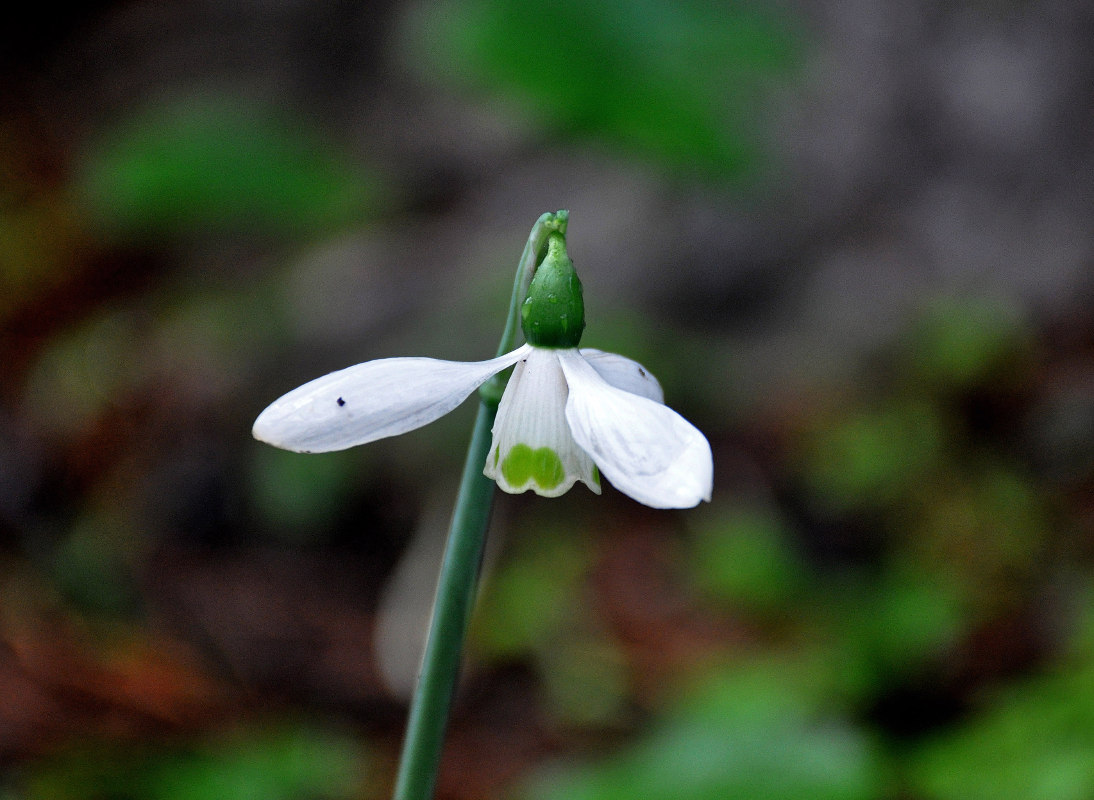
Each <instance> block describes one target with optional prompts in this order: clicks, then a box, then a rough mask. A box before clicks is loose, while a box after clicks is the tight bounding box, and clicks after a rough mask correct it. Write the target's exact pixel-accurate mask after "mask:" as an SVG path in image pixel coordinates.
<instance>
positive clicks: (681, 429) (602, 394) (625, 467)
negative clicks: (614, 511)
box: [558, 350, 714, 508]
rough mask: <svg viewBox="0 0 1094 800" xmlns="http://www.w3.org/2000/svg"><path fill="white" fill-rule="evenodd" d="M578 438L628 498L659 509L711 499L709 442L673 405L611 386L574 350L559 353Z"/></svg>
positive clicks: (568, 416)
mask: <svg viewBox="0 0 1094 800" xmlns="http://www.w3.org/2000/svg"><path fill="white" fill-rule="evenodd" d="M558 359H559V363H560V364H561V365H562V370H563V372H564V373H565V374H566V382H567V383H568V384H569V390H570V394H569V399H568V400H567V402H566V419H567V420H568V421H569V423H570V428H571V430H572V431H573V435H574V439H575V440H576V441H577V443H578V444H579V445H581V447H583V448H584V449H585V450H586V451H587V452H588V453H589V455H591V456H592V457H593V460H594V461H595V462H596V465H597V466H598V467H600V471H601V472H603V473H604V476H605V477H606V478H607V479H608V480H610V481H611V482H612V484H613V485H614V486H615V487H616V488H617V489H619V490H620V491H621V492H623V493H624V494H627V495H630V496H631V497H633V498H634V499H635V500H637V501H638V502H640V503H645V504H646V505H648V506H652V507H653V508H690V507H691V506H694V505H696V504H698V503H699V501H700V500H710V493H711V489H712V486H713V481H714V461H713V457H712V456H711V452H710V444H709V443H708V442H707V440H706V437H705V436H703V434H702V433H700V432H699V430H698V429H697V428H696V427H695V426H693V425H692V424H691V423H690V422H688V421H687V420H685V419H684V418H683V417H681V416H680V415H679V414H677V413H676V412H675V411H673V410H672V409H670V408H668V407H667V406H663V405H660V404H658V403H656V402H654V401H653V400H650V399H648V398H645V397H640V396H638V395H636V394H632V393H630V392H625V391H622V390H620V389H616V388H615V387H613V386H611V385H609V384H608V383H607V382H606V381H605V380H604V379H603V378H601V377H600V375H598V374H597V372H596V370H595V369H593V367H592V366H590V365H589V363H588V362H587V361H586V360H585V359H584V358H583V357H582V356H581V354H580V353H578V352H576V351H574V350H559V351H558Z"/></svg>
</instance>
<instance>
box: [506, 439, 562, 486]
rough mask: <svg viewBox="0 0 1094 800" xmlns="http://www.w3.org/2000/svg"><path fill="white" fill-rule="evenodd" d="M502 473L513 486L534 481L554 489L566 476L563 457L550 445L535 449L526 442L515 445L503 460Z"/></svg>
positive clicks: (538, 484)
mask: <svg viewBox="0 0 1094 800" xmlns="http://www.w3.org/2000/svg"><path fill="white" fill-rule="evenodd" d="M501 474H502V475H503V476H504V477H505V480H506V481H507V482H508V483H509V485H510V486H512V487H513V488H520V487H521V486H525V485H526V484H527V483H528V481H534V482H535V483H536V485H537V486H539V488H541V489H546V490H550V489H554V488H555V487H556V486H558V485H559V484H560V483H562V479H563V478H565V477H566V470H565V469H563V468H562V459H560V458H559V457H558V453H556V452H555V451H554V450H552V449H551V448H550V447H538V448H536V449H535V450H533V449H532V448H531V447H529V446H528V445H526V444H518V445H514V446H513V447H512V448H511V449H510V450H509V452H508V453H506V454H505V459H504V460H503V461H502V462H501Z"/></svg>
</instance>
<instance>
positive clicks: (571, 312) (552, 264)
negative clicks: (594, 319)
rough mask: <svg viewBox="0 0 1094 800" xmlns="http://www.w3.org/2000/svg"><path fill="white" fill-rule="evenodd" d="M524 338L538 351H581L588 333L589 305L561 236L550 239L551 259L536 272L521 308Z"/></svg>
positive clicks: (548, 240) (548, 251)
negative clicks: (538, 348) (580, 345)
mask: <svg viewBox="0 0 1094 800" xmlns="http://www.w3.org/2000/svg"><path fill="white" fill-rule="evenodd" d="M520 324H521V328H522V329H523V330H524V338H525V339H526V340H527V341H528V344H530V345H533V346H534V347H555V348H569V347H577V343H578V342H580V341H581V332H582V331H583V330H585V301H584V300H583V299H582V297H581V281H580V280H578V277H577V272H576V271H575V270H574V262H573V261H571V260H570V257H569V256H568V255H566V239H565V237H564V236H563V235H562V234H560V233H552V234H551V235H550V236H549V237H548V238H547V255H546V256H544V258H543V263H541V264H540V265H539V267H537V268H536V273H535V276H534V277H533V278H532V284H531V285H530V286H529V287H528V296H527V297H526V298H525V299H524V304H523V305H522V306H521V307H520Z"/></svg>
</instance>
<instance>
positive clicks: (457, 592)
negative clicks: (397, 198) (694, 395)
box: [394, 211, 569, 800]
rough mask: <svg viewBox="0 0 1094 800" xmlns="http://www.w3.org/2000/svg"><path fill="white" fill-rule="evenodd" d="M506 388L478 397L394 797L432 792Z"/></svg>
mask: <svg viewBox="0 0 1094 800" xmlns="http://www.w3.org/2000/svg"><path fill="white" fill-rule="evenodd" d="M568 217H569V213H568V212H566V211H559V212H557V213H555V214H544V215H543V216H541V217H540V218H539V219H538V220H536V224H535V225H534V226H533V227H532V232H531V233H530V234H529V235H528V242H527V244H526V245H525V246H524V252H523V254H522V255H521V257H520V263H519V264H518V266H517V275H516V279H515V280H514V282H513V296H512V299H511V300H510V303H509V316H508V319H507V320H506V324H505V332H504V333H503V334H502V337H501V343H500V344H499V346H498V355H501V354H503V353H507V352H509V351H510V350H512V349H513V348H514V347H516V344H517V336H518V335H519V331H520V304H521V302H522V301H523V300H524V296H525V295H526V294H527V292H528V285H529V284H530V283H531V281H532V274H533V273H534V272H535V268H536V263H537V262H538V261H539V260H540V257H541V255H542V253H543V250H544V248H545V246H546V243H547V237H548V236H549V235H550V234H551V233H552V232H558V233H561V234H563V235H565V233H566V223H567V221H568ZM504 388H505V381H504V379H502V380H498V379H496V378H495V379H491V381H488V382H487V384H484V386H483V388H482V389H480V395H481V402H480V403H479V411H478V415H477V416H476V418H475V427H474V429H473V431H472V434H471V444H470V446H469V447H468V449H467V459H466V460H465V461H464V465H463V475H462V477H461V479H460V491H459V495H458V496H457V499H456V508H455V510H454V511H453V512H452V525H451V527H450V528H449V531H448V544H447V546H446V548H445V553H444V560H443V562H442V563H441V574H440V579H439V580H438V583H437V596H436V598H435V600H434V602H433V619H432V621H431V622H430V626H429V636H428V638H427V640H426V646H425V654H424V656H423V657H422V670H421V674H420V675H419V677H418V686H417V688H416V689H415V692H414V698H413V700H412V701H411V705H410V719H409V721H408V723H407V730H406V739H405V740H404V741H403V752H402V756H401V758H400V760H399V771H398V774H397V777H396V780H395V794H394V800H429V798H430V797H431V796H432V795H433V789H434V787H435V786H436V783H437V769H438V767H439V765H440V760H441V748H442V746H443V744H444V733H445V728H446V727H447V724H448V711H449V708H450V707H451V705H452V695H453V692H454V691H455V686H456V678H457V676H458V675H459V668H460V657H461V655H462V653H463V641H464V636H465V634H466V633H467V623H468V621H469V620H470V617H471V611H472V609H473V607H474V602H475V593H476V587H477V584H478V577H479V567H480V565H481V563H482V552H483V547H484V545H485V543H486V529H487V526H488V524H489V521H490V507H491V505H492V504H493V499H494V483H493V481H491V480H490V479H489V478H487V477H486V476H485V475H483V473H482V470H483V465H484V464H485V463H486V456H487V454H488V453H489V451H490V441H491V428H492V427H493V425H494V417H495V415H496V414H497V411H498V402H499V401H500V399H501V393H502V391H503V390H504Z"/></svg>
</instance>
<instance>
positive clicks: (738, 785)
mask: <svg viewBox="0 0 1094 800" xmlns="http://www.w3.org/2000/svg"><path fill="white" fill-rule="evenodd" d="M883 780H884V768H883V763H882V761H881V759H880V758H879V756H878V754H877V752H876V750H875V748H874V747H873V745H871V743H870V742H869V740H868V738H867V737H866V736H865V735H864V734H863V733H862V732H861V731H859V730H858V729H856V727H855V726H854V725H852V724H850V723H849V722H847V721H846V720H844V719H842V718H841V717H840V716H838V715H836V714H834V713H832V712H831V711H830V710H828V709H825V708H824V707H823V704H822V702H821V701H820V699H819V696H818V694H817V692H816V691H815V687H813V686H811V685H810V681H809V679H808V673H802V672H796V671H794V670H788V669H786V667H785V665H783V666H780V665H779V664H776V663H763V664H758V665H749V666H744V667H731V668H727V669H725V670H721V671H719V672H717V673H715V674H714V675H713V676H712V677H710V678H708V679H707V680H705V681H703V682H702V683H700V684H699V685H697V686H695V687H694V688H692V689H691V690H690V691H689V692H688V693H687V694H686V695H685V696H684V697H683V698H682V699H681V700H680V701H678V703H677V704H676V706H675V707H674V708H670V709H669V710H668V711H667V713H666V714H665V715H664V716H663V718H662V719H661V720H660V721H658V722H657V723H655V725H654V726H653V728H652V729H651V730H650V731H649V732H648V733H647V734H646V735H645V736H643V737H642V738H640V739H639V740H638V741H637V742H635V743H634V744H632V745H630V746H628V747H625V748H624V749H623V750H621V751H620V752H618V753H617V754H615V755H614V756H612V757H610V758H608V759H606V760H604V761H602V762H600V763H597V764H592V765H585V766H572V767H568V768H556V769H555V770H553V771H546V772H544V773H541V774H540V775H539V776H537V778H536V779H535V780H534V781H533V782H531V783H530V784H529V785H528V786H527V787H526V789H525V790H524V791H523V792H522V793H521V794H520V795H519V796H520V797H523V798H526V800H562V798H565V799H566V800H630V799H631V798H642V800H661V799H662V798H664V800H735V798H741V800H746V799H747V800H782V799H783V798H786V799H787V800H791V799H793V800H800V798H804V797H808V798H810V800H860V799H861V800H867V798H873V797H877V796H878V792H879V789H880V787H881V785H882V783H883Z"/></svg>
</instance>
